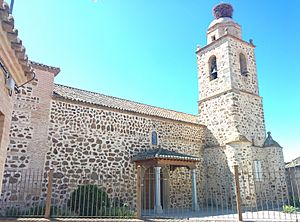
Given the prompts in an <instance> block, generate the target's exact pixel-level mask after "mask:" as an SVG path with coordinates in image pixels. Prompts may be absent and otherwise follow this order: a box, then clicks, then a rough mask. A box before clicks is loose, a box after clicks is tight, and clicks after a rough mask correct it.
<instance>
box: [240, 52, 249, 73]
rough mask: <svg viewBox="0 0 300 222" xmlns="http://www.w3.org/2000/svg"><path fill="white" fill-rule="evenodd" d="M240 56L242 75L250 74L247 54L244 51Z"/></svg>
mask: <svg viewBox="0 0 300 222" xmlns="http://www.w3.org/2000/svg"><path fill="white" fill-rule="evenodd" d="M239 58H240V71H241V75H242V76H247V75H248V69H247V60H246V56H245V55H244V54H243V53H240V55H239Z"/></svg>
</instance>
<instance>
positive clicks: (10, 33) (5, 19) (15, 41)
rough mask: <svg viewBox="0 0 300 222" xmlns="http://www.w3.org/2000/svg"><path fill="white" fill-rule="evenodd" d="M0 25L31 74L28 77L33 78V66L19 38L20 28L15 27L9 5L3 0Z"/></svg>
mask: <svg viewBox="0 0 300 222" xmlns="http://www.w3.org/2000/svg"><path fill="white" fill-rule="evenodd" d="M0 25H1V26H2V29H3V30H4V32H6V37H7V39H8V41H9V42H10V44H11V48H12V49H13V50H14V51H15V55H16V57H17V59H18V62H19V64H20V65H21V67H22V69H23V71H24V74H25V75H26V76H29V77H28V78H31V76H33V68H32V67H31V64H30V62H29V61H28V56H27V55H26V53H25V51H26V50H25V47H24V46H23V44H22V40H21V39H19V38H18V30H17V29H16V28H15V22H14V18H13V17H12V15H10V14H9V6H8V4H7V3H5V2H3V0H0Z"/></svg>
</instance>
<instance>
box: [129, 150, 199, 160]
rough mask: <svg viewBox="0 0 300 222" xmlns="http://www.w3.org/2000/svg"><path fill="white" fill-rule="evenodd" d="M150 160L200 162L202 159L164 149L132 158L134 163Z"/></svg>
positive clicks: (148, 151)
mask: <svg viewBox="0 0 300 222" xmlns="http://www.w3.org/2000/svg"><path fill="white" fill-rule="evenodd" d="M149 159H173V160H189V161H200V158H198V157H195V156H191V155H187V154H183V153H177V152H175V151H173V150H166V149H162V148H156V149H150V150H147V151H145V152H140V153H138V154H137V155H135V156H133V157H132V158H131V160H132V161H140V160H149Z"/></svg>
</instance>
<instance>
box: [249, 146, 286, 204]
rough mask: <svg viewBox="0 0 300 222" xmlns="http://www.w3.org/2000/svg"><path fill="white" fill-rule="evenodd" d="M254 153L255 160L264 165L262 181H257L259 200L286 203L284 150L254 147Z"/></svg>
mask: <svg viewBox="0 0 300 222" xmlns="http://www.w3.org/2000/svg"><path fill="white" fill-rule="evenodd" d="M252 151H253V160H260V161H261V163H262V180H260V181H257V180H256V181H255V183H256V194H257V198H258V199H260V200H264V201H274V202H283V201H285V200H286V198H287V193H288V192H287V183H286V175H285V166H284V159H283V153H282V148H281V147H265V148H260V147H252ZM254 179H255V178H254Z"/></svg>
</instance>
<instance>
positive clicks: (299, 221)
mask: <svg viewBox="0 0 300 222" xmlns="http://www.w3.org/2000/svg"><path fill="white" fill-rule="evenodd" d="M202 213H203V214H202V215H201V216H200V215H199V212H197V213H196V212H188V211H186V212H184V211H182V212H168V215H160V217H161V218H154V217H147V218H145V219H144V220H138V219H107V218H103V219H102V218H101V219H99V218H52V219H51V220H47V219H44V218H18V219H0V222H104V221H105V222H143V221H145V222H169V221H174V222H186V221H194V222H196V221H211V222H212V221H214V222H219V221H226V222H229V221H234V222H236V221H238V220H237V218H238V217H237V214H236V213H230V212H229V213H223V214H221V213H220V214H215V216H209V212H206V213H207V214H204V212H202ZM243 221H249V222H250V221H255V222H267V221H272V222H300V213H298V214H285V213H283V212H279V211H257V212H245V213H243Z"/></svg>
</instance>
